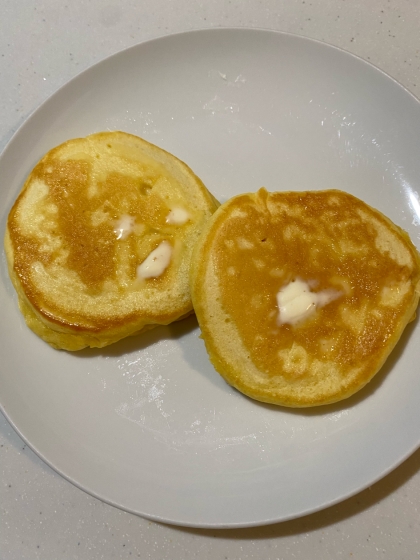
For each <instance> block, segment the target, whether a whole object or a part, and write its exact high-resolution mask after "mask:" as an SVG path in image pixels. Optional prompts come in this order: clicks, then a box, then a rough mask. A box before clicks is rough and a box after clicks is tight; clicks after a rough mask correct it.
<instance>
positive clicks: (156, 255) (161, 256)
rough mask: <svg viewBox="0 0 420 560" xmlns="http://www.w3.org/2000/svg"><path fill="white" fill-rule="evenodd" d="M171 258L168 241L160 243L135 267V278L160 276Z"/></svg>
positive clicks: (170, 246)
mask: <svg viewBox="0 0 420 560" xmlns="http://www.w3.org/2000/svg"><path fill="white" fill-rule="evenodd" d="M171 257H172V245H171V244H170V243H169V242H168V241H162V243H161V244H160V245H159V246H158V247H156V249H155V250H154V251H152V252H151V253H150V254H149V255H148V256H147V257H146V259H145V260H144V261H143V262H142V263H141V264H140V265H139V266H138V267H137V277H138V278H140V279H146V278H156V277H158V276H160V275H161V274H163V273H164V272H165V270H166V269H167V268H168V266H169V263H170V262H171Z"/></svg>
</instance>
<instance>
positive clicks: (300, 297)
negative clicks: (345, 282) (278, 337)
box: [277, 280, 341, 325]
mask: <svg viewBox="0 0 420 560" xmlns="http://www.w3.org/2000/svg"><path fill="white" fill-rule="evenodd" d="M340 295H341V292H338V291H337V290H333V289H331V290H323V291H321V292H312V291H311V288H310V286H309V284H308V283H307V282H304V281H303V280H294V281H293V282H290V283H289V284H287V285H286V286H284V287H283V288H281V290H280V291H279V292H278V293H277V305H278V308H279V316H278V323H279V324H280V325H283V324H287V323H288V324H290V325H295V324H296V323H299V322H300V321H303V320H304V319H307V318H309V317H310V316H311V315H312V314H313V313H315V311H316V309H317V308H319V307H324V305H327V304H328V303H330V302H331V301H334V300H335V299H337V298H338V297H339V296H340Z"/></svg>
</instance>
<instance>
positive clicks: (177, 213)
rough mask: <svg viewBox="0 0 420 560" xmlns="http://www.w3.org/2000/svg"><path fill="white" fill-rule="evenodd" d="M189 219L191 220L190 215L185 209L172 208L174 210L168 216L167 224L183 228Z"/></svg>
mask: <svg viewBox="0 0 420 560" xmlns="http://www.w3.org/2000/svg"><path fill="white" fill-rule="evenodd" d="M189 219H190V215H189V213H188V212H187V211H186V210H185V208H181V207H180V206H176V207H175V208H172V210H171V211H170V212H169V214H168V215H167V216H166V223H167V224H175V225H177V226H182V225H183V224H185V223H186V222H187V221H188V220H189Z"/></svg>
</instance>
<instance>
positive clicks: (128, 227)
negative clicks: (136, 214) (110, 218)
mask: <svg viewBox="0 0 420 560" xmlns="http://www.w3.org/2000/svg"><path fill="white" fill-rule="evenodd" d="M134 222H135V218H133V216H128V215H127V214H124V215H123V216H121V218H120V219H119V220H118V222H117V223H116V225H115V228H114V233H115V235H116V236H117V239H126V238H127V237H128V236H129V235H130V233H133V231H134Z"/></svg>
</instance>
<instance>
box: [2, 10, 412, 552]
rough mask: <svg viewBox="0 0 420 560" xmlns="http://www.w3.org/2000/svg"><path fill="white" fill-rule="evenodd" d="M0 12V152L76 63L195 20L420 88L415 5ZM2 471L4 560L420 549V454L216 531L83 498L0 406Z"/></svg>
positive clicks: (76, 68) (89, 61)
mask: <svg viewBox="0 0 420 560" xmlns="http://www.w3.org/2000/svg"><path fill="white" fill-rule="evenodd" d="M0 14H1V27H2V33H1V35H0V99H1V101H2V102H1V105H0V150H3V148H4V147H5V145H6V144H7V142H8V141H9V140H10V138H11V137H12V135H13V133H14V132H15V131H16V130H17V128H18V127H19V126H20V125H21V124H22V123H23V122H24V121H25V119H26V118H27V117H28V115H29V114H30V113H31V112H32V111H33V110H34V109H35V108H36V107H37V106H38V105H39V104H40V103H41V102H42V101H44V100H45V99H46V98H47V97H48V96H49V95H50V94H51V93H53V92H54V91H55V90H56V89H57V88H58V87H59V86H61V85H62V84H64V83H66V82H67V81H68V80H69V79H71V78H72V77H74V76H75V75H76V74H77V73H79V72H80V71H81V70H83V69H85V68H87V67H89V66H90V65H92V64H93V63H95V62H97V61H99V60H101V59H102V58H105V57H107V56H108V55H110V54H112V53H115V52H117V51H119V50H121V49H123V48H125V47H128V46H131V45H134V44H136V43H139V42H142V41H145V40H147V39H150V38H154V37H158V36H162V35H167V34H171V33H175V32H180V31H187V30H191V29H201V28H209V27H259V28H266V29H274V30H281V31H287V32H292V33H297V34H301V35H305V36H308V37H312V38H316V39H319V40H322V41H325V42H327V43H330V44H333V45H336V46H339V47H342V48H344V49H346V50H348V51H350V52H352V53H354V54H356V55H358V56H360V57H362V58H364V59H367V60H369V61H370V62H372V63H373V64H374V65H376V66H378V67H379V68H381V69H383V70H384V71H385V72H387V73H388V74H390V75H391V76H393V77H394V78H395V79H396V80H398V81H399V82H400V83H401V84H403V85H404V86H405V87H406V88H407V89H408V90H410V91H411V92H412V93H414V94H415V95H419V94H420V35H419V24H420V3H419V2H418V1H417V0H369V2H365V1H361V0H323V1H322V2H319V1H318V2H316V1H315V0H313V1H310V0H252V1H251V0H243V1H240V2H239V1H234V0H209V1H208V2H201V1H194V2H191V1H187V0H165V1H164V0H153V1H152V0H143V1H142V2H138V1H137V2H136V1H132V0H120V2H112V1H108V2H101V1H100V0H73V1H72V2H68V3H67V2H65V1H64V0H63V1H59V2H57V1H53V0H41V1H37V2H35V1H34V0H26V1H25V2H16V1H15V0H13V1H12V0H0ZM0 367H1V366H0ZM419 429H420V428H419ZM0 476H1V480H0V560H18V559H19V560H21V559H31V560H32V559H36V558H42V559H43V560H57V559H59V558H65V559H70V558H72V559H80V560H85V559H86V560H87V559H89V560H90V559H99V558H103V559H108V558H115V559H125V558H141V559H147V558H153V559H168V560H169V559H170V560H175V559H182V560H184V559H189V558H200V559H202V560H204V559H230V560H234V559H241V560H251V559H255V560H261V559H273V560H274V559H291V558H294V559H297V560H303V559H309V558H310V559H320V560H328V559H337V558H352V559H358V560H362V559H366V560H367V559H369V560H375V559H379V558H381V559H383V558H387V559H392V560H403V559H405V560H411V559H413V558H417V557H420V450H418V451H417V452H416V453H414V455H412V456H411V457H410V458H409V459H408V460H407V461H406V462H405V463H403V464H402V465H401V466H400V467H399V468H397V469H396V470H395V471H394V472H392V473H391V474H389V475H388V476H387V477H386V478H384V479H383V480H381V481H380V482H378V483H376V484H375V485H374V486H372V487H371V488H369V489H368V490H365V491H363V492H361V493H360V494H358V495H356V496H354V497H353V498H350V499H348V500H346V501H345V502H343V503H341V504H339V505H336V506H333V507H330V508H329V509H327V510H324V511H322V512H319V513H316V514H312V515H309V516H307V517H304V518H301V519H297V520H294V521H288V522H285V523H282V524H277V525H274V526H268V527H261V528H252V529H235V530H233V529H231V530H225V531H224V530H199V529H185V528H175V527H169V526H165V525H160V524H157V523H154V522H150V521H147V520H145V519H142V518H140V517H136V516H134V515H131V514H128V513H125V512H122V511H120V510H118V509H115V508H113V507H111V506H109V505H107V504H104V503H102V502H100V501H98V500H97V499H94V498H92V497H91V496H89V495H87V494H85V493H84V492H82V491H81V490H79V489H78V488H76V487H74V486H73V485H71V484H70V483H69V482H67V481H66V480H64V479H63V478H61V477H60V476H59V475H57V474H56V473H55V472H54V471H52V470H51V469H50V468H49V467H47V466H46V465H45V464H44V463H43V462H42V461H41V460H40V459H39V458H38V457H37V456H36V455H35V454H34V453H33V452H32V451H31V450H30V449H29V448H28V447H27V446H26V445H25V444H24V443H23V442H22V440H21V439H20V438H19V436H18V435H17V434H16V433H15V432H14V430H13V429H12V428H11V427H10V425H9V424H8V422H7V421H6V419H5V418H4V417H3V416H1V415H0Z"/></svg>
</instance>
